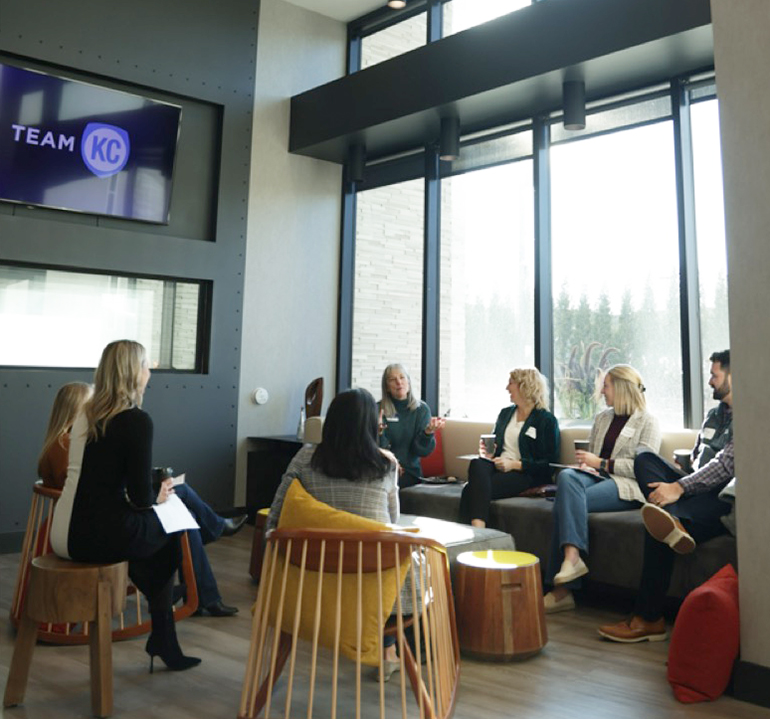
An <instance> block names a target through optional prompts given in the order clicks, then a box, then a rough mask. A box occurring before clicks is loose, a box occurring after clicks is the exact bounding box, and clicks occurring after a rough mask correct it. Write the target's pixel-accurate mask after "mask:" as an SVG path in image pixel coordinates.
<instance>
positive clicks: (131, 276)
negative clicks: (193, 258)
mask: <svg viewBox="0 0 770 719" xmlns="http://www.w3.org/2000/svg"><path fill="white" fill-rule="evenodd" d="M0 266H2V267H18V268H22V269H29V270H33V271H53V272H66V273H69V274H78V275H95V276H99V277H111V278H119V279H127V280H155V281H158V282H163V283H167V282H171V283H175V284H176V283H179V284H194V285H197V286H198V311H197V319H196V340H195V362H194V365H195V366H194V367H193V368H192V369H175V368H173V367H158V368H152V371H153V373H156V372H157V373H162V374H179V375H185V374H187V375H197V374H200V375H203V374H208V373H209V355H210V351H209V349H210V345H211V309H212V295H213V282H211V281H210V280H200V279H195V278H191V277H170V276H166V275H157V274H147V273H138V272H119V273H116V272H114V271H111V270H104V269H94V268H89V267H71V266H66V265H52V264H44V263H36V262H18V261H15V260H2V261H0ZM172 330H173V327H172ZM172 335H173V331H172ZM91 369H93V367H73V366H65V365H15V364H14V365H8V364H0V370H37V371H40V370H45V371H57V370H64V371H73V372H75V371H80V370H91Z"/></svg>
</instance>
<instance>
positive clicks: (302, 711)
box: [239, 529, 460, 719]
mask: <svg viewBox="0 0 770 719" xmlns="http://www.w3.org/2000/svg"><path fill="white" fill-rule="evenodd" d="M319 579H320V581H319ZM405 579H406V581H404V580H405ZM402 587H405V588H402ZM402 595H405V596H402ZM405 599H406V601H405ZM394 600H395V606H394ZM415 607H416V608H417V611H413V610H411V609H410V608H415ZM405 609H410V610H411V611H412V614H411V616H404V614H403V612H404V610H405ZM391 612H392V616H391ZM253 614H254V619H253V622H252V634H251V646H250V651H249V656H248V660H247V667H246V677H245V680H244V685H243V691H242V694H241V705H240V711H239V717H240V719H251V718H253V717H258V716H264V717H268V716H276V715H278V716H281V717H286V718H287V719H288V717H290V716H292V707H293V706H294V707H295V716H299V715H302V716H304V717H308V719H310V718H311V717H315V716H330V717H332V718H334V717H336V716H337V715H340V716H346V717H353V716H355V717H360V716H361V712H362V709H363V710H364V711H365V712H366V713H367V714H373V713H374V712H376V711H377V708H378V709H379V713H378V716H379V717H380V719H384V717H386V716H389V715H393V714H395V715H400V716H401V717H402V719H406V717H407V716H419V717H420V719H444V718H445V717H450V716H451V715H452V712H453V710H454V703H455V697H456V692H457V686H458V682H459V674H460V653H459V645H458V641H457V630H456V625H455V613H454V603H453V599H452V587H451V583H450V576H449V562H448V558H447V555H446V550H445V548H444V547H443V546H442V545H441V544H439V543H438V542H436V541H435V540H432V539H428V538H425V537H420V536H418V535H415V534H413V533H408V532H398V531H350V530H321V529H277V530H273V531H272V532H270V533H268V536H267V538H266V548H265V557H264V562H263V565H262V576H261V579H260V584H259V592H258V594H257V600H256V603H255V606H254V611H253ZM409 631H411V634H412V639H413V642H414V649H413V648H412V647H411V646H410V642H409V636H408V635H409ZM385 633H388V634H392V635H395V637H396V646H397V651H398V654H399V661H400V663H401V667H400V669H401V671H400V673H398V675H394V676H398V678H399V680H400V682H396V681H391V683H390V684H388V685H386V684H385V683H384V682H383V681H382V674H383V671H384V667H383V649H382V637H383V634H385ZM300 640H302V641H300ZM341 655H345V656H347V657H348V658H349V659H350V660H352V662H346V663H341V662H340V656H341ZM287 663H288V672H287V676H285V677H281V673H282V671H283V669H284V667H285V665H286V664H287ZM371 667H374V672H375V673H376V674H378V675H379V679H380V681H379V683H378V682H377V681H375V680H374V677H373V676H372V675H371V671H372V669H371ZM367 669H368V670H369V673H367V671H365V670H367ZM406 676H408V677H409V681H410V684H411V688H412V691H413V693H414V702H407V691H406V678H405V677H406ZM399 684H400V686H397V685H399ZM394 685H396V686H394ZM386 692H387V699H388V701H387V704H386ZM281 705H282V706H281ZM274 707H277V708H278V711H275V709H274ZM263 711H264V713H261V712H263ZM271 711H272V712H273V713H272V714H271Z"/></svg>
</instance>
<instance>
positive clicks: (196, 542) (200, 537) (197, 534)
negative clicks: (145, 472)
mask: <svg viewBox="0 0 770 719" xmlns="http://www.w3.org/2000/svg"><path fill="white" fill-rule="evenodd" d="M174 491H175V492H176V495H177V496H178V497H179V499H181V500H182V502H183V503H184V505H185V506H186V507H187V509H189V510H190V513H191V514H192V516H193V517H195V521H196V522H198V524H199V525H200V530H191V531H189V532H187V539H188V541H189V542H190V556H191V557H192V564H193V571H194V572H195V583H196V584H197V586H198V600H199V603H200V605H201V606H202V607H207V606H209V604H213V603H214V602H217V601H221V599H222V597H221V595H220V594H219V587H218V586H217V580H216V579H215V577H214V572H213V571H212V569H211V564H209V558H208V556H206V550H205V549H204V548H203V545H204V544H208V543H209V542H213V541H215V540H217V539H219V537H220V535H221V534H222V529H223V528H224V526H225V520H224V519H223V518H222V517H220V516H219V515H218V514H217V513H216V512H215V511H214V510H213V509H212V508H211V507H209V505H208V504H206V502H204V501H203V500H202V499H201V498H200V497H199V496H198V493H197V492H196V491H195V490H194V489H193V488H192V487H190V485H188V484H180V485H177V486H176V487H174Z"/></svg>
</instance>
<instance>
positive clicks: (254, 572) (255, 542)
mask: <svg viewBox="0 0 770 719" xmlns="http://www.w3.org/2000/svg"><path fill="white" fill-rule="evenodd" d="M269 514H270V507H265V508H264V509H260V510H259V511H258V512H257V513H256V515H254V539H252V541H251V560H250V561H249V574H250V575H251V578H252V579H253V580H254V581H255V582H258V581H259V577H260V575H261V574H262V555H263V554H264V553H265V547H264V541H265V524H266V523H267V516H268V515H269Z"/></svg>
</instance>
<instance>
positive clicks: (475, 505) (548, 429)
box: [460, 368, 559, 527]
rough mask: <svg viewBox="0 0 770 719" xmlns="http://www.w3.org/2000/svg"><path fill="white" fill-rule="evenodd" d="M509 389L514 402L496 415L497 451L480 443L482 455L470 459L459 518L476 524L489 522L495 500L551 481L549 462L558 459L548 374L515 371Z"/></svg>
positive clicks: (479, 525) (475, 525)
mask: <svg viewBox="0 0 770 719" xmlns="http://www.w3.org/2000/svg"><path fill="white" fill-rule="evenodd" d="M506 389H507V390H508V393H509V394H510V397H511V402H513V404H512V405H510V406H509V407H505V408H504V409H503V410H502V412H500V414H499V415H498V417H497V422H496V423H495V430H494V432H495V451H494V454H493V455H492V456H489V455H488V454H487V452H486V449H485V447H484V443H483V442H481V441H480V442H479V455H480V457H479V459H474V460H471V464H470V467H469V468H468V484H466V485H465V488H464V489H463V494H462V499H461V501H460V520H461V521H463V522H466V523H468V522H470V524H472V525H473V526H474V527H486V526H487V521H488V520H489V504H490V502H491V501H492V500H493V499H503V498H505V497H515V496H516V495H517V494H521V493H522V492H523V491H525V490H527V489H529V488H530V487H536V486H538V485H540V484H548V483H549V482H550V481H551V478H552V475H553V469H552V468H551V467H550V463H551V462H558V461H559V423H558V421H557V420H556V417H554V416H553V414H551V412H549V411H548V384H547V382H546V379H545V377H543V375H542V374H540V372H538V371H537V370H536V369H534V368H532V369H515V370H513V371H512V372H511V375H510V378H509V379H508V386H507V387H506Z"/></svg>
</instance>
